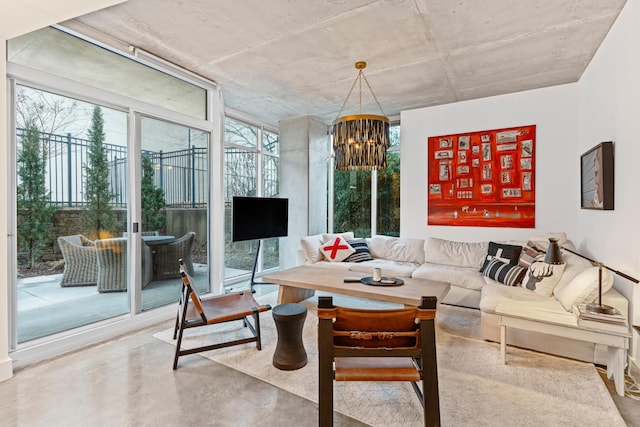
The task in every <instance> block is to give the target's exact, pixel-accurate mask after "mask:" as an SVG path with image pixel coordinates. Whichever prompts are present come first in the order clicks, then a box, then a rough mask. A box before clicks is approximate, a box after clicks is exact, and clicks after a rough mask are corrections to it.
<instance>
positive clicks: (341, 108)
mask: <svg viewBox="0 0 640 427" xmlns="http://www.w3.org/2000/svg"><path fill="white" fill-rule="evenodd" d="M360 74H362V70H360V72H359V73H358V75H357V76H356V79H355V80H354V81H353V84H352V85H351V89H349V94H347V98H346V99H345V100H344V102H343V103H342V107H340V111H339V112H338V116H337V117H336V120H338V119H339V118H340V116H341V115H342V110H344V106H345V105H347V101H348V100H349V98H350V97H351V93H352V92H353V88H354V87H356V82H357V81H358V80H359V79H360ZM360 84H361V85H362V83H360ZM367 84H369V83H367ZM361 98H362V95H361ZM360 103H361V104H362V99H360ZM360 109H362V107H360Z"/></svg>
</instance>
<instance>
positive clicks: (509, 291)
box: [298, 232, 628, 365]
mask: <svg viewBox="0 0 640 427" xmlns="http://www.w3.org/2000/svg"><path fill="white" fill-rule="evenodd" d="M549 238H553V239H557V241H558V244H559V245H560V247H566V248H568V249H571V250H574V251H575V250H576V248H575V246H574V245H573V243H572V242H571V241H569V240H568V239H567V237H566V235H565V234H564V233H548V234H546V235H542V236H533V237H531V239H529V240H527V241H510V242H488V241H487V242H456V241H450V240H444V239H438V238H427V239H410V238H397V237H390V236H373V237H372V238H367V239H355V238H354V235H353V233H351V232H348V233H339V234H317V235H313V236H306V237H304V238H302V240H301V247H302V248H301V250H300V251H299V256H298V263H299V264H305V265H312V266H315V267H319V268H332V269H343V270H345V271H353V272H354V275H362V276H364V275H365V274H367V273H368V274H371V273H372V270H373V268H376V267H377V268H380V269H381V270H382V275H383V276H388V277H389V276H391V277H417V278H424V279H432V280H439V281H444V282H448V283H450V284H451V290H450V291H449V293H448V294H447V296H446V297H445V298H444V299H443V301H441V302H442V303H443V304H451V305H458V306H463V307H470V308H474V309H479V310H480V311H481V324H482V337H483V338H484V339H486V340H490V341H499V339H500V328H499V317H498V316H497V315H496V314H495V309H496V306H497V305H498V304H499V303H500V302H503V301H510V302H517V303H518V304H522V305H523V307H525V308H526V309H527V310H530V309H534V310H540V311H544V312H547V313H550V315H552V314H553V313H554V312H555V313H567V312H572V311H573V310H574V306H575V305H576V304H579V303H586V302H592V301H593V300H594V299H596V298H597V291H598V269H597V267H593V266H592V265H591V263H590V262H589V261H587V260H585V259H583V258H581V257H578V256H577V255H574V254H572V253H570V252H568V251H566V250H563V251H562V256H563V260H564V264H563V265H562V266H561V267H562V268H561V269H560V270H558V271H556V274H554V276H553V280H552V281H551V279H550V278H547V277H542V278H540V277H541V276H545V275H544V274H538V275H536V274H535V269H534V267H533V266H532V265H531V264H532V263H534V264H535V262H537V263H538V264H541V259H542V258H543V257H544V252H545V251H546V249H547V246H548V245H549ZM336 241H337V244H336ZM345 247H348V248H349V249H344V248H345ZM327 248H328V249H329V250H330V252H329V251H327ZM340 249H342V250H345V251H346V253H342V254H341V253H339V250H340ZM532 251H533V253H531V252H532ZM536 251H537V252H536ZM334 255H335V257H334ZM332 258H333V259H332ZM492 261H493V262H492ZM534 261H535V262H534ZM527 263H528V264H527ZM489 264H491V265H489ZM495 266H498V267H497V268H494V267H495ZM481 270H482V271H481ZM490 270H491V271H490ZM505 270H511V272H510V273H507V274H504V271H505ZM496 271H498V273H496V274H494V273H495V272H496ZM499 272H502V273H499ZM532 276H533V279H532ZM536 278H537V279H536ZM547 279H549V280H547ZM545 281H546V282H545ZM522 283H525V285H526V284H528V285H529V288H527V287H526V286H523V285H522ZM531 283H534V286H533V287H532V286H531ZM543 283H546V284H545V285H544V286H539V287H535V285H541V284H543ZM612 286H613V276H612V273H610V272H609V271H607V270H605V271H604V276H603V303H605V304H608V305H612V306H614V307H616V308H617V309H618V310H620V312H621V313H623V314H624V315H625V316H628V301H627V300H626V298H624V297H623V296H622V295H621V294H620V293H619V292H617V291H616V290H615V289H614V288H613V287H612ZM532 289H533V290H532ZM507 343H508V344H510V345H515V346H519V347H523V348H528V349H533V350H537V351H543V352H546V353H551V354H556V355H560V356H564V357H569V358H573V359H578V360H583V361H587V362H592V363H599V364H603V365H604V364H606V348H605V347H602V346H598V345H595V344H592V343H588V342H584V341H580V340H574V339H571V338H560V337H553V336H549V335H542V334H539V333H534V332H526V331H520V330H514V331H513V332H510V333H509V334H508V340H507Z"/></svg>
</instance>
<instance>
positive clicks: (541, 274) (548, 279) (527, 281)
mask: <svg viewBox="0 0 640 427" xmlns="http://www.w3.org/2000/svg"><path fill="white" fill-rule="evenodd" d="M565 267H566V264H547V263H546V262H544V255H539V256H538V257H536V259H535V260H534V261H533V262H532V263H531V265H530V266H529V269H528V270H527V274H526V275H525V276H524V279H523V280H522V287H523V288H527V289H529V290H530V291H534V292H535V293H537V294H539V295H542V296H545V297H550V296H551V295H553V290H554V288H555V287H556V285H557V284H558V282H559V281H560V278H561V277H562V272H563V271H564V269H565Z"/></svg>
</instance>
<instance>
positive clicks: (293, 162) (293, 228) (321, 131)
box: [278, 116, 330, 268]
mask: <svg viewBox="0 0 640 427" xmlns="http://www.w3.org/2000/svg"><path fill="white" fill-rule="evenodd" d="M278 127H279V131H280V195H281V197H287V198H289V236H288V237H286V238H283V239H281V240H280V265H282V267H283V268H289V267H293V266H295V265H296V264H297V251H298V249H299V248H300V239H301V238H302V237H304V236H308V235H310V234H318V233H324V232H326V231H327V184H328V159H329V153H330V151H329V139H328V137H327V125H326V124H325V123H324V122H322V121H321V120H319V119H317V118H315V117H310V116H305V117H298V118H295V119H287V120H282V121H280V123H279V126H278Z"/></svg>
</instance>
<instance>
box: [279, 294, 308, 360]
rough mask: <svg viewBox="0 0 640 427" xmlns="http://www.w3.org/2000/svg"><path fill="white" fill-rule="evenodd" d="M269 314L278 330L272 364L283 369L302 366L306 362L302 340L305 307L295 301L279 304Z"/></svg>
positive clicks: (305, 316)
mask: <svg viewBox="0 0 640 427" xmlns="http://www.w3.org/2000/svg"><path fill="white" fill-rule="evenodd" d="M271 314H272V315H273V321H274V323H275V325H276V330H277V332H278V343H277V344H276V350H275V351H274V352H273V366H275V367H276V368H278V369H282V370H283V371H293V370H296V369H300V368H302V367H303V366H305V365H306V364H307V352H306V350H305V349H304V343H303V342H302V329H303V327H304V320H305V319H306V318H307V307H306V306H305V305H303V304H296V303H289V304H280V305H277V306H275V307H274V308H273V310H271Z"/></svg>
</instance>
